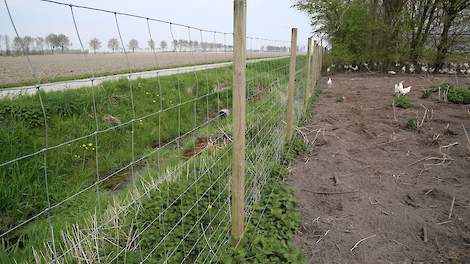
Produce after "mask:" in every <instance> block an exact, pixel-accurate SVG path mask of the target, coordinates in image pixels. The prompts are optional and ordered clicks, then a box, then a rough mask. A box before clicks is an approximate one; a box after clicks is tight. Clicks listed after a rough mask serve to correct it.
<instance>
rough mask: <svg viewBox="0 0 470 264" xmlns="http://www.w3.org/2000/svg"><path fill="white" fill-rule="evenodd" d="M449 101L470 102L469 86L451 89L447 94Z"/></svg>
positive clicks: (455, 102) (456, 102)
mask: <svg viewBox="0 0 470 264" xmlns="http://www.w3.org/2000/svg"><path fill="white" fill-rule="evenodd" d="M447 99H448V100H449V102H451V103H454V104H470V89H469V88H454V89H450V90H449V93H448V94H447Z"/></svg>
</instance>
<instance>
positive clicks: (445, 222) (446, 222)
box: [436, 220, 452, 225]
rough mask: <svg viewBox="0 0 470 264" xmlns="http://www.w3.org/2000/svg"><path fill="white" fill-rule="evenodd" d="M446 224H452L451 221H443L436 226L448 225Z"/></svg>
mask: <svg viewBox="0 0 470 264" xmlns="http://www.w3.org/2000/svg"><path fill="white" fill-rule="evenodd" d="M448 223H452V220H447V221H444V222H440V223H437V224H436V225H445V224H448Z"/></svg>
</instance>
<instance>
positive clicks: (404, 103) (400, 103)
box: [394, 96, 411, 109]
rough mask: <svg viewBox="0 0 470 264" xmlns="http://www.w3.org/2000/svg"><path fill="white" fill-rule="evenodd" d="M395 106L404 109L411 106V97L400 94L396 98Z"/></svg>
mask: <svg viewBox="0 0 470 264" xmlns="http://www.w3.org/2000/svg"><path fill="white" fill-rule="evenodd" d="M394 102H395V106H396V107H400V108H403V109H408V108H410V107H411V99H410V98H409V97H407V96H400V97H396V98H395V101H394Z"/></svg>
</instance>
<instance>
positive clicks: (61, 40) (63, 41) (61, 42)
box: [57, 34, 72, 53]
mask: <svg viewBox="0 0 470 264" xmlns="http://www.w3.org/2000/svg"><path fill="white" fill-rule="evenodd" d="M71 45H72V43H71V42H70V39H69V37H67V36H66V35H64V34H59V35H57V46H58V47H59V48H60V50H61V51H62V53H63V52H64V50H65V49H67V48H68V47H70V46H71Z"/></svg>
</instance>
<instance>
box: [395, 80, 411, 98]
mask: <svg viewBox="0 0 470 264" xmlns="http://www.w3.org/2000/svg"><path fill="white" fill-rule="evenodd" d="M410 91H411V86H408V87H406V88H404V87H403V82H400V83H399V84H395V94H398V96H400V95H406V94H408V93H409V92H410Z"/></svg>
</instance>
